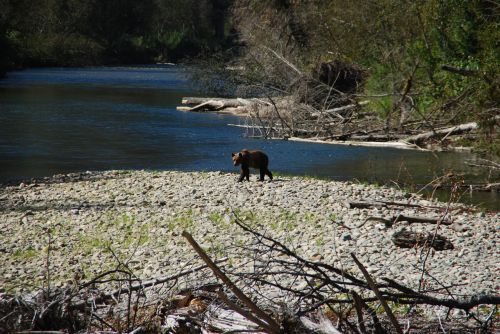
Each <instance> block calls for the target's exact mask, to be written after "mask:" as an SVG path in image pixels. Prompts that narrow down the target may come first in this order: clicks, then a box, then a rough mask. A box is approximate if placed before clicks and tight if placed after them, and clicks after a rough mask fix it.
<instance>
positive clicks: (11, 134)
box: [0, 66, 500, 210]
mask: <svg viewBox="0 0 500 334" xmlns="http://www.w3.org/2000/svg"><path fill="white" fill-rule="evenodd" d="M193 94H195V92H194V88H193V85H192V84H191V83H190V82H189V80H188V78H187V77H186V75H185V70H183V69H182V68H181V67H177V66H137V67H97V68H74V69H70V68H42V69H29V70H24V71H17V72H11V73H9V74H8V76H7V78H6V79H3V80H0V183H2V182H6V181H12V180H21V179H27V178H32V177H41V176H50V175H53V174H60V173H68V172H76V171H86V170H107V169H152V170H198V171H213V170H222V171H232V172H234V173H237V169H236V168H235V167H233V166H232V165H231V152H236V151H239V150H240V149H242V148H256V149H257V148H258V149H262V150H264V151H266V152H267V153H268V154H269V156H270V161H271V162H270V169H271V171H273V172H278V173H282V174H294V175H310V176H320V177H327V178H332V179H335V180H359V181H361V182H362V181H370V182H378V183H381V184H390V183H392V181H407V182H412V183H417V184H426V183H428V182H429V181H431V180H432V179H434V178H436V177H438V176H441V175H443V174H444V173H446V172H448V171H451V170H453V171H454V173H456V174H460V175H463V177H464V179H466V180H468V181H474V182H484V181H485V180H486V175H483V174H482V173H481V171H478V170H473V169H471V168H470V167H468V165H467V164H466V162H467V161H468V160H471V159H472V160H473V159H475V158H476V157H475V156H474V155H472V154H468V153H450V152H448V153H445V152H442V153H430V152H419V151H411V150H398V149H391V148H367V147H351V146H343V145H328V144H313V143H298V142H289V141H282V140H267V141H266V140H259V139H250V138H245V137H244V136H243V134H244V133H243V132H242V130H241V129H240V128H235V127H229V126H227V124H228V123H239V122H240V123H241V122H242V120H241V119H238V118H237V117H234V116H221V115H216V114H209V113H186V112H179V111H176V110H175V107H176V106H177V105H179V104H180V100H181V98H182V97H183V96H189V95H193ZM254 177H255V176H254ZM235 180H236V174H235ZM440 195H444V193H440ZM462 201H465V202H472V203H475V204H480V205H481V206H483V207H486V208H490V209H496V210H498V209H499V208H500V204H499V203H500V198H499V196H498V194H496V193H480V194H474V195H472V197H471V195H470V194H464V195H463V196H462Z"/></svg>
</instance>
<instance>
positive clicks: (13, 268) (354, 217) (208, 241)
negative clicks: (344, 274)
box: [0, 171, 500, 294]
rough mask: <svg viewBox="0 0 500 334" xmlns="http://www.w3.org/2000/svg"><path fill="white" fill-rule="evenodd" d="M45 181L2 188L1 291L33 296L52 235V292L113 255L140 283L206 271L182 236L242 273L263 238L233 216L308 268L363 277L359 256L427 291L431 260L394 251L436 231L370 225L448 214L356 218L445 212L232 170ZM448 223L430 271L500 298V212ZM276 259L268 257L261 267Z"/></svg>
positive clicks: (368, 192)
mask: <svg viewBox="0 0 500 334" xmlns="http://www.w3.org/2000/svg"><path fill="white" fill-rule="evenodd" d="M48 180H49V182H47V183H40V184H39V186H37V187H31V186H30V185H28V184H25V183H22V184H20V185H18V186H5V187H2V188H0V199H2V201H1V202H0V203H1V204H0V209H1V210H0V236H1V238H2V244H1V245H0V246H1V250H0V286H2V287H7V288H9V289H14V290H17V291H24V290H25V289H26V288H27V287H26V286H23V282H28V281H30V280H31V279H32V278H33V277H37V275H39V273H40V270H41V268H45V267H46V255H47V243H48V234H47V233H48V231H50V233H51V235H52V242H53V244H52V248H51V254H50V256H51V274H52V275H51V276H52V277H51V280H53V281H54V282H55V283H60V282H66V281H67V280H70V279H71V277H72V275H73V269H74V266H78V267H79V268H82V270H83V271H84V272H85V273H86V275H87V278H91V277H92V276H93V274H95V273H99V272H102V271H105V270H108V269H110V268H116V264H117V263H116V258H115V257H117V258H118V259H120V261H123V262H126V261H128V265H130V267H131V268H133V269H134V270H136V271H137V272H136V273H135V274H136V275H139V276H147V277H143V278H151V277H156V276H163V275H169V274H174V273H178V272H179V271H181V270H183V269H185V268H186V267H188V266H190V265H193V264H200V263H201V261H200V259H199V258H198V256H197V255H196V253H195V252H194V251H193V250H192V248H191V247H190V246H189V244H188V243H187V242H186V240H185V239H184V238H183V237H182V236H181V233H182V231H184V230H186V231H188V232H190V233H191V234H192V235H193V237H194V238H195V240H197V241H198V243H199V244H201V245H203V247H204V249H205V251H206V252H207V253H208V255H209V256H211V257H212V258H214V259H215V258H221V257H224V256H228V257H229V258H231V260H232V263H231V265H233V266H237V265H238V264H242V265H243V264H245V265H249V262H248V261H245V260H244V259H243V258H239V257H243V255H244V252H243V249H242V248H241V247H240V246H241V245H249V244H251V243H252V242H254V241H255V240H254V239H253V238H252V237H251V236H250V235H249V234H247V233H245V232H244V231H242V230H241V229H240V228H239V227H238V226H236V225H235V223H234V219H238V220H240V221H242V222H243V223H245V224H246V225H247V226H250V227H251V228H253V229H255V230H257V231H259V232H261V233H263V234H266V235H269V236H271V237H273V238H275V239H277V240H278V241H280V242H282V243H284V244H285V245H287V246H289V247H290V249H293V250H295V251H296V252H297V253H298V254H299V255H301V256H303V257H304V258H306V259H310V260H311V261H322V262H326V263H331V264H333V265H335V266H340V265H341V266H342V267H343V269H345V270H348V271H350V272H353V273H358V274H360V272H359V268H357V266H356V265H355V264H354V263H353V261H352V258H351V256H350V253H355V254H356V256H357V257H358V259H359V260H360V261H361V262H362V263H363V264H364V265H365V266H366V267H367V270H368V271H369V272H370V273H371V274H373V276H374V277H375V278H377V277H378V276H380V277H382V276H387V277H389V278H392V279H395V280H398V281H399V282H400V283H402V284H407V285H408V286H418V281H419V279H420V275H421V271H420V270H419V268H421V267H422V259H423V258H425V254H426V252H425V251H424V250H420V249H417V250H415V249H401V248H397V247H396V246H394V245H393V243H392V242H391V236H392V235H393V233H394V232H395V231H397V230H400V229H401V228H403V227H404V228H405V229H407V230H413V231H423V232H428V233H433V232H434V231H435V225H431V224H407V223H404V222H397V223H395V224H394V226H392V227H387V226H385V224H383V223H380V222H377V221H373V220H366V219H367V218H369V217H371V216H376V217H383V218H390V217H393V216H396V215H398V214H403V215H408V216H429V217H431V216H439V211H432V210H429V211H428V212H423V211H421V210H420V209H418V210H417V209H415V208H412V207H389V208H373V209H372V208H368V209H348V208H347V207H346V205H345V203H348V202H349V201H354V200H364V201H374V200H379V201H390V202H398V201H399V202H405V203H410V204H420V205H425V206H435V205H438V206H439V205H440V204H441V205H442V206H446V204H444V203H439V202H434V201H432V202H431V201H426V200H423V199H421V198H420V197H419V196H417V195H411V196H408V194H406V193H404V192H402V191H399V190H397V189H393V188H388V187H375V186H371V185H361V184H355V183H349V182H335V181H324V180H314V179H303V178H299V177H275V180H274V181H273V182H267V181H266V182H264V183H261V182H257V181H255V177H252V178H251V182H242V183H237V182H236V180H237V175H236V173H224V172H192V173H188V172H172V171H165V172H147V171H133V172H130V171H127V172H122V171H108V172H97V173H91V172H89V173H80V174H79V175H78V177H76V176H75V177H68V176H57V177H55V178H54V179H53V180H54V182H50V179H48ZM58 180H63V181H58ZM407 197H408V198H409V199H406V198H407ZM26 208H28V209H29V211H28V212H29V213H28V212H26ZM450 219H451V220H452V221H454V223H453V224H452V225H450V226H443V225H441V226H440V227H439V231H438V233H439V234H442V235H444V236H446V237H448V238H449V239H450V241H451V242H452V243H453V245H454V246H455V249H454V250H450V251H443V252H431V255H430V256H429V258H428V260H427V262H426V269H427V270H429V272H430V273H431V274H432V276H433V277H434V278H436V279H437V280H439V282H440V283H441V284H443V285H452V284H456V283H457V282H464V283H467V284H466V285H463V286H456V287H453V288H450V289H452V290H453V292H454V293H457V294H472V293H475V292H477V291H483V292H485V293H495V292H496V291H499V290H500V277H499V275H497V273H498V272H499V271H500V266H499V264H498V254H499V249H498V242H497V241H496V240H498V237H499V234H500V227H499V226H500V215H499V214H498V213H496V214H492V213H488V214H484V213H474V212H471V213H469V212H462V213H456V212H455V211H453V208H452V210H450ZM332 222H342V224H339V223H332ZM363 222H364V223H363ZM356 226H358V227H356ZM56 245H57V246H58V247H57V248H56V247H55V246H56ZM110 250H112V251H113V253H114V254H111V253H110ZM252 256H253V254H252ZM267 256H268V255H267V253H262V254H259V260H260V263H261V265H262V266H263V267H265V266H266V260H268V257H267ZM278 256H279V258H282V259H286V257H285V256H283V255H278ZM249 269H251V268H249ZM39 278H41V279H43V275H41V276H40V277H39ZM199 279H207V280H210V279H213V277H211V276H210V275H208V276H206V277H200V278H199ZM428 281H429V282H435V281H434V280H433V279H429V280H428ZM193 282H194V281H193ZM292 283H293V280H290V284H292ZM186 284H187V283H186ZM196 284H201V282H196ZM432 284H435V283H432Z"/></svg>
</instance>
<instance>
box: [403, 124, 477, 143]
mask: <svg viewBox="0 0 500 334" xmlns="http://www.w3.org/2000/svg"><path fill="white" fill-rule="evenodd" d="M477 127H478V125H477V123H476V122H470V123H464V124H459V125H455V126H452V127H449V128H445V129H440V130H436V131H428V132H424V133H420V134H418V135H415V136H410V137H406V138H405V139H402V141H404V142H408V143H412V144H418V143H421V142H422V141H424V140H427V139H431V138H434V137H438V136H441V135H444V136H445V137H447V136H450V135H455V134H460V133H464V132H468V131H472V130H475V129H477Z"/></svg>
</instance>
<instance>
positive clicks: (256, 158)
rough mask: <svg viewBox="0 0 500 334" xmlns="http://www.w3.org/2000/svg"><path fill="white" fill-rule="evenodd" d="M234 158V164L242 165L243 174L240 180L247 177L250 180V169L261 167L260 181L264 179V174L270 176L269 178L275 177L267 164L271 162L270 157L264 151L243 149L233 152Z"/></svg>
mask: <svg viewBox="0 0 500 334" xmlns="http://www.w3.org/2000/svg"><path fill="white" fill-rule="evenodd" d="M231 156H232V158H233V165H234V166H238V165H241V174H240V178H239V179H238V182H241V181H243V179H244V178H245V177H246V179H247V181H250V169H249V167H251V168H255V169H257V168H258V169H260V179H259V180H260V181H264V175H267V176H269V179H271V180H272V179H273V174H272V173H271V172H270V171H269V169H267V165H268V164H269V158H268V157H267V155H266V154H265V153H264V152H262V151H249V150H241V152H238V153H231Z"/></svg>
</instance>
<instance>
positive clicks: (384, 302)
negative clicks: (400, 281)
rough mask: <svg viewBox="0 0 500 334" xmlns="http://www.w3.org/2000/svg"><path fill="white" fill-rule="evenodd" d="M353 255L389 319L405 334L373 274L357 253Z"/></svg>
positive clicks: (398, 331)
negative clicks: (371, 274)
mask: <svg viewBox="0 0 500 334" xmlns="http://www.w3.org/2000/svg"><path fill="white" fill-rule="evenodd" d="M351 257H352V258H353V260H354V262H355V263H356V265H357V266H358V268H359V270H361V272H362V273H363V276H365V279H366V282H367V283H368V285H369V286H370V288H371V289H372V290H373V292H374V293H375V295H376V296H377V298H378V300H380V303H381V304H382V306H383V308H384V310H385V313H387V316H388V317H389V320H390V321H391V323H392V325H393V326H394V328H395V329H396V332H397V333H398V334H403V330H402V329H401V327H400V326H399V323H398V321H397V320H396V317H395V316H394V314H393V313H392V311H391V308H390V307H389V305H388V304H387V302H386V301H385V299H384V297H382V294H381V293H380V291H379V289H378V288H377V285H376V284H375V282H374V281H373V279H372V278H371V276H370V274H369V273H368V271H367V270H366V268H365V267H364V266H363V265H362V264H361V262H359V260H358V258H357V257H356V255H354V253H351Z"/></svg>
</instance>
